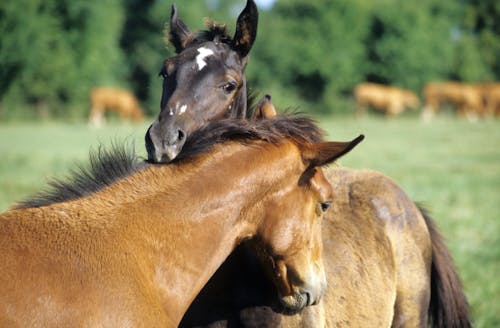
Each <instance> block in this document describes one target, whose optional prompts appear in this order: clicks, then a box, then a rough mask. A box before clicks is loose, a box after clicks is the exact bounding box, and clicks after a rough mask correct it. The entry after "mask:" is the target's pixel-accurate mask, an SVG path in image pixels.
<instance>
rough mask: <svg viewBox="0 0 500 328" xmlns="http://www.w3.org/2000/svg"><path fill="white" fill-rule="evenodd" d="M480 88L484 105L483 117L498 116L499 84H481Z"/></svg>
mask: <svg viewBox="0 0 500 328" xmlns="http://www.w3.org/2000/svg"><path fill="white" fill-rule="evenodd" d="M480 87H481V91H482V95H483V100H484V104H485V108H484V114H485V116H490V117H491V116H500V83H498V82H496V83H483V84H481V85H480Z"/></svg>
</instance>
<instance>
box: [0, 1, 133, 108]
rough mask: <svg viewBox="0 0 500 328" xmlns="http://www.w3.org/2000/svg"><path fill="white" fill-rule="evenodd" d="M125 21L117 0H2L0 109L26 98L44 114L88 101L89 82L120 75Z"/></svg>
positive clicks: (110, 80)
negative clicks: (123, 23)
mask: <svg viewBox="0 0 500 328" xmlns="http://www.w3.org/2000/svg"><path fill="white" fill-rule="evenodd" d="M122 21H123V11H122V7H121V6H120V2H119V1H118V0H116V1H113V0H110V1H89V2H87V1H70V0H66V1H65V0H43V1H41V0H20V1H2V2H1V3H0V35H2V38H1V42H0V67H1V71H0V79H1V80H2V87H1V88H0V100H1V101H2V111H1V112H0V115H2V116H9V115H15V113H13V111H14V109H13V108H16V109H17V108H18V106H19V105H23V104H24V105H31V106H32V107H31V108H32V109H33V110H35V111H36V112H37V114H38V115H42V116H52V115H62V116H67V113H65V110H64V107H63V106H66V105H67V104H68V103H69V104H71V103H72V104H82V105H83V106H88V105H86V103H87V101H86V97H87V95H88V92H89V89H90V87H91V86H93V85H96V84H104V83H117V82H118V81H120V80H121V76H122V74H121V73H122V70H123V68H122V67H123V66H124V65H123V64H124V63H123V58H122V53H121V52H120V50H119V49H118V42H117V40H118V36H119V33H120V28H121V25H122ZM16 105H17V106H16Z"/></svg>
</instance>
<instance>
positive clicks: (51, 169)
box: [0, 117, 500, 327]
mask: <svg viewBox="0 0 500 328" xmlns="http://www.w3.org/2000/svg"><path fill="white" fill-rule="evenodd" d="M318 121H319V122H320V124H321V125H322V127H323V128H324V129H326V130H327V131H328V139H330V140H348V139H353V138H354V137H356V136H357V135H358V134H360V133H363V134H365V136H366V139H365V141H363V142H362V144H361V145H360V146H359V147H357V148H356V149H354V150H353V151H352V153H350V154H348V155H347V156H346V157H345V158H344V159H342V161H341V162H342V164H343V165H344V166H348V167H352V168H360V169H361V168H369V169H373V170H377V171H380V172H382V173H384V174H386V175H387V176H389V177H391V178H392V179H394V180H395V181H396V182H397V183H398V184H400V185H401V186H402V187H403V189H404V190H405V191H406V192H407V193H408V194H409V195H410V196H411V198H412V199H414V200H415V201H419V202H422V203H423V204H425V205H426V207H428V208H429V209H430V210H431V213H432V216H433V217H434V219H435V221H436V223H437V225H438V226H439V227H440V228H441V231H442V233H443V234H444V236H445V237H446V239H447V244H448V246H449V248H450V250H451V252H452V254H453V256H454V259H455V262H456V264H457V266H458V268H459V272H460V275H461V277H462V279H463V282H464V286H465V290H466V293H467V295H468V298H469V301H470V303H471V305H472V309H473V316H474V323H475V327H499V326H500V314H499V312H498V309H499V308H500V279H499V278H498V276H497V275H498V274H499V273H500V121H493V120H490V121H480V122H477V123H469V122H466V121H463V120H458V119H454V118H451V117H441V118H438V119H436V120H435V121H433V122H431V123H424V122H421V121H419V120H418V119H417V118H413V117H405V118H401V119H396V120H386V119H383V118H381V117H375V118H374V117H367V118H363V119H360V120H353V119H350V118H336V117H320V118H318ZM145 131H146V124H144V125H140V126H136V125H124V126H120V125H117V124H112V125H108V126H107V127H105V128H101V129H92V128H89V127H87V125H85V124H83V123H82V124H72V125H70V124H62V123H43V124H35V123H25V124H21V123H19V124H14V123H12V124H0V154H1V160H0V210H1V211H3V210H6V209H7V207H8V206H9V205H12V204H13V203H14V202H15V201H16V200H20V199H22V198H24V197H27V196H29V195H31V194H32V193H34V192H36V191H37V190H39V189H40V188H41V187H42V186H43V185H45V183H46V181H47V179H48V178H50V177H53V176H56V177H63V176H64V175H65V174H66V172H67V171H68V168H69V167H71V166H73V165H74V163H76V162H80V163H81V162H85V161H86V158H87V155H88V152H89V148H91V147H94V148H96V147H97V146H98V145H99V144H100V143H102V144H108V145H109V144H110V143H111V142H112V141H113V140H120V139H125V138H127V140H135V144H136V149H137V151H138V152H139V154H140V155H142V156H144V155H145V151H144V146H143V145H144V141H143V136H144V132H145Z"/></svg>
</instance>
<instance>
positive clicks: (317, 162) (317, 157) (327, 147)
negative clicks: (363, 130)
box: [303, 134, 365, 167]
mask: <svg viewBox="0 0 500 328" xmlns="http://www.w3.org/2000/svg"><path fill="white" fill-rule="evenodd" d="M364 138H365V136H364V135H362V134H361V135H359V136H358V137H357V138H356V139H354V140H352V141H348V142H336V141H331V142H320V143H317V144H314V145H313V146H312V148H311V149H310V150H309V151H306V152H304V154H303V157H304V160H306V161H309V163H310V164H309V167H315V166H323V165H327V164H330V163H332V162H333V161H335V160H336V159H338V158H340V157H342V156H344V155H345V154H347V153H348V152H350V151H351V150H352V149H353V148H354V147H356V146H357V145H358V144H359V143H360V142H361V141H362V140H363V139H364Z"/></svg>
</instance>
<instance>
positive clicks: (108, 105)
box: [89, 87, 144, 126]
mask: <svg viewBox="0 0 500 328" xmlns="http://www.w3.org/2000/svg"><path fill="white" fill-rule="evenodd" d="M90 107H91V108H90V115H89V124H90V125H93V126H101V125H103V124H104V122H105V118H104V113H105V112H106V111H112V112H116V113H118V114H119V115H120V118H121V119H122V120H131V121H133V122H142V120H143V119H144V113H143V111H142V108H141V106H140V105H139V101H138V100H137V98H136V97H135V96H134V94H133V93H131V92H130V91H127V90H123V89H118V88H111V87H97V88H94V89H92V91H91V92H90Z"/></svg>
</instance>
